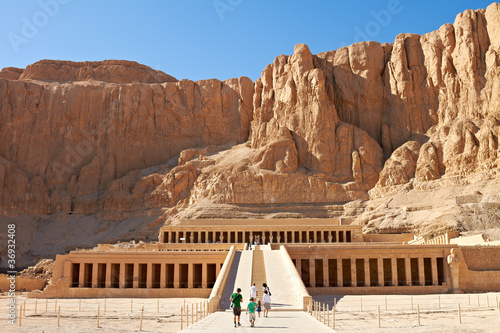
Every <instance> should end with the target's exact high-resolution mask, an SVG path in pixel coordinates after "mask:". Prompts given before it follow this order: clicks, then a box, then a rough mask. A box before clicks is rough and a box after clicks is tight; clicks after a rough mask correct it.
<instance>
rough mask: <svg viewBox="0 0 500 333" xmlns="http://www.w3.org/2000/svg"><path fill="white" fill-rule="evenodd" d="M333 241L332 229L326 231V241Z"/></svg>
mask: <svg viewBox="0 0 500 333" xmlns="http://www.w3.org/2000/svg"><path fill="white" fill-rule="evenodd" d="M332 241H333V236H332V231H331V230H330V231H328V243H331V242H332Z"/></svg>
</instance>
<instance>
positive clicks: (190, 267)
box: [188, 235, 222, 288]
mask: <svg viewBox="0 0 500 333" xmlns="http://www.w3.org/2000/svg"><path fill="white" fill-rule="evenodd" d="M221 237H222V235H221ZM221 243H222V242H221ZM193 273H194V264H193V263H189V264H188V288H193V279H194V274H193Z"/></svg>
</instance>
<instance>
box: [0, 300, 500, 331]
mask: <svg viewBox="0 0 500 333" xmlns="http://www.w3.org/2000/svg"><path fill="white" fill-rule="evenodd" d="M334 299H336V300H337V311H336V315H335V325H336V326H335V329H336V331H337V332H398V333H400V332H500V313H499V309H498V301H499V299H500V293H482V294H441V295H413V296H410V295H372V296H333V295H324V296H314V300H316V301H319V302H321V303H322V304H328V305H329V307H330V309H331V307H332V306H333V304H334ZM386 300H387V310H386V308H385V304H386ZM25 301H26V314H25V315H23V317H22V322H21V327H19V320H16V325H15V326H12V325H10V324H9V323H8V320H7V313H8V303H9V299H8V298H7V295H2V296H0V315H1V318H2V319H1V321H2V323H1V327H2V332H36V333H40V332H72V333H77V332H82V333H83V332H96V331H99V332H139V326H140V318H141V309H142V307H143V306H144V314H143V327H142V331H143V332H178V331H179V330H180V328H181V321H180V312H181V307H182V306H183V305H184V302H185V304H186V306H187V307H189V308H190V309H191V304H193V305H194V308H195V309H196V303H198V304H199V303H200V302H202V301H204V299H199V298H187V299H185V300H184V299H178V298H168V299H165V298H164V299H160V300H159V303H158V300H157V299H130V298H114V299H106V301H105V300H104V299H82V300H81V311H79V307H80V300H79V299H58V300H57V305H56V300H55V299H49V300H45V299H38V300H37V301H36V300H35V299H33V298H26V294H19V295H18V297H17V306H18V308H19V306H20V305H22V304H24V302H25ZM105 302H106V310H105V311H104V303H105ZM131 303H132V312H131ZM459 303H460V307H461V320H462V323H460V322H459V314H458V304H459ZM158 304H159V308H158ZM35 305H36V307H37V313H36V314H35ZM56 306H57V307H56ZM59 306H60V307H61V314H60V327H57V324H58V313H57V311H56V309H58V308H59ZM98 307H100V310H99V311H100V315H99V328H97V311H98ZM378 307H380V317H381V320H380V323H381V328H378V312H377V311H378ZM418 312H419V313H420V325H419V322H418ZM271 315H272V313H271ZM190 317H191V316H190ZM200 318H201V315H200ZM190 321H191V318H190ZM322 321H325V322H326V323H328V318H327V317H326V318H324V319H323V318H322ZM329 326H330V327H332V326H333V317H332V312H331V311H330V316H329ZM184 327H186V326H185V322H184Z"/></svg>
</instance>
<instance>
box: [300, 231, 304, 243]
mask: <svg viewBox="0 0 500 333" xmlns="http://www.w3.org/2000/svg"><path fill="white" fill-rule="evenodd" d="M299 243H303V241H302V231H299Z"/></svg>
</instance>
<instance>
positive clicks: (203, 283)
mask: <svg viewBox="0 0 500 333" xmlns="http://www.w3.org/2000/svg"><path fill="white" fill-rule="evenodd" d="M207 275H208V269H207V263H206V262H204V263H203V264H202V269H201V287H202V288H208V282H207V280H208V279H207Z"/></svg>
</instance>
